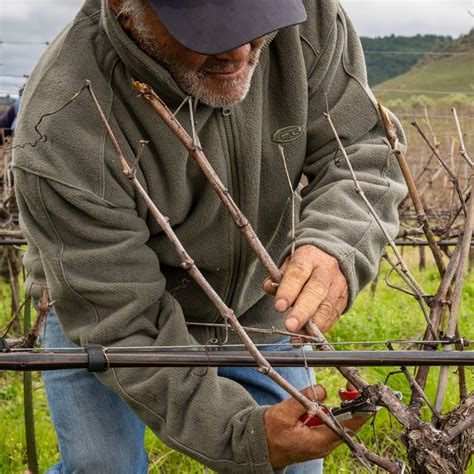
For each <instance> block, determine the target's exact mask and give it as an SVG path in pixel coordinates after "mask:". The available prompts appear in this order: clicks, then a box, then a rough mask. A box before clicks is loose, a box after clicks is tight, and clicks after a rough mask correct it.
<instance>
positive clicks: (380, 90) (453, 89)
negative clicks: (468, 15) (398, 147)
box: [374, 53, 474, 107]
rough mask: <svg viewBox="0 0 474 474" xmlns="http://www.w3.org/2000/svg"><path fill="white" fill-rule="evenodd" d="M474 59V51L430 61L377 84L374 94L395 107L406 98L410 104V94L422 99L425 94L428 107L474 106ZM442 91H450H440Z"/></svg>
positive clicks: (405, 102) (406, 101)
mask: <svg viewBox="0 0 474 474" xmlns="http://www.w3.org/2000/svg"><path fill="white" fill-rule="evenodd" d="M473 59H474V53H472V54H466V55H464V56H450V57H443V58H441V59H438V60H430V61H426V62H424V63H422V64H421V65H419V66H416V67H414V68H413V69H411V70H410V71H408V72H406V73H405V74H402V75H400V76H397V77H395V78H393V79H390V80H388V81H385V82H383V83H381V84H377V86H375V87H374V93H375V95H376V96H377V98H378V99H379V100H381V101H382V102H383V103H385V104H387V106H390V107H393V105H392V104H393V103H396V101H397V100H398V101H403V103H404V104H405V105H406V104H407V103H408V102H409V101H410V97H411V100H412V101H415V100H416V99H417V98H418V101H419V100H420V97H424V101H425V102H426V103H425V104H424V105H426V106H427V107H430V106H433V105H434V104H436V103H441V104H445V105H446V106H449V105H455V106H457V107H462V106H464V107H472V106H473V104H474V97H473V96H472V93H473V92H474V80H473V74H472V72H473V67H472V64H473ZM398 91H399V92H398ZM407 91H420V92H407ZM440 91H441V92H443V91H445V92H446V93H445V94H437V93H436V92H440ZM456 96H458V97H457V98H456ZM460 96H463V97H460ZM421 100H422V101H423V99H421ZM414 105H416V104H414Z"/></svg>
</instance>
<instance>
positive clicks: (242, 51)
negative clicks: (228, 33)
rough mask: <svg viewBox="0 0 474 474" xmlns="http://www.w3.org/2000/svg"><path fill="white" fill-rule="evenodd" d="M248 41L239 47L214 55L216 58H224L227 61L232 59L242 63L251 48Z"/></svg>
mask: <svg viewBox="0 0 474 474" xmlns="http://www.w3.org/2000/svg"><path fill="white" fill-rule="evenodd" d="M251 49H252V48H251V46H250V43H247V44H244V45H243V46H240V47H239V48H235V49H231V50H230V51H226V52H224V53H219V54H216V55H215V57H216V58H218V59H224V60H227V61H232V62H236V63H242V62H245V61H247V59H248V57H249V54H250V50H251Z"/></svg>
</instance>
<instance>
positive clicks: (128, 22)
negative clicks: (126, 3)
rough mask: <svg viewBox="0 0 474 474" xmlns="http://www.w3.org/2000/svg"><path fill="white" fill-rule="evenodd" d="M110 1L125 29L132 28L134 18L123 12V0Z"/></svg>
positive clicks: (111, 7)
mask: <svg viewBox="0 0 474 474" xmlns="http://www.w3.org/2000/svg"><path fill="white" fill-rule="evenodd" d="M107 1H108V3H109V8H110V9H111V10H112V11H113V12H114V13H115V14H116V15H117V17H118V20H119V21H120V24H121V25H122V28H123V29H124V30H125V31H130V30H131V29H132V26H133V25H132V20H131V19H130V18H129V17H128V16H125V15H122V14H121V11H122V0H107Z"/></svg>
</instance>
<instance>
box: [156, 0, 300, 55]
mask: <svg viewBox="0 0 474 474" xmlns="http://www.w3.org/2000/svg"><path fill="white" fill-rule="evenodd" d="M148 2H149V4H150V6H151V7H152V9H153V10H154V11H155V13H156V14H157V15H158V16H159V17H160V20H161V21H162V22H163V24H164V25H165V26H166V28H167V29H168V31H169V32H170V33H171V34H172V35H173V36H174V38H175V39H177V40H178V41H179V42H180V43H181V44H183V45H184V46H186V47H187V48H189V49H191V50H193V51H196V52H198V53H202V54H218V53H223V52H225V51H230V50H231V49H235V48H238V47H239V46H242V45H244V44H247V43H249V42H250V41H253V40H254V39H256V38H259V37H260V36H264V35H266V34H268V33H271V32H273V31H275V30H279V29H281V28H285V27H287V26H292V25H296V24H298V23H302V22H303V21H305V20H306V10H305V8H304V5H303V1H302V0H148Z"/></svg>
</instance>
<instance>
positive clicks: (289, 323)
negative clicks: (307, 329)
mask: <svg viewBox="0 0 474 474" xmlns="http://www.w3.org/2000/svg"><path fill="white" fill-rule="evenodd" d="M285 326H286V329H288V331H290V332H295V331H297V330H298V326H299V322H298V320H297V319H295V318H290V319H287V320H286V322H285Z"/></svg>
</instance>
